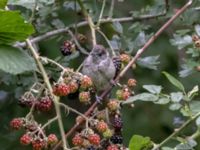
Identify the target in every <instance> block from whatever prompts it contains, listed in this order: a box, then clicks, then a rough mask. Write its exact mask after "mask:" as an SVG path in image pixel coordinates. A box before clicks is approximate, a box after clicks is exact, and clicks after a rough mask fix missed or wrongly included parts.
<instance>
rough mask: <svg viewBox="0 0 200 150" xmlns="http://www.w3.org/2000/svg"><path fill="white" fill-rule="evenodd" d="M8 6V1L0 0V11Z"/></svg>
mask: <svg viewBox="0 0 200 150" xmlns="http://www.w3.org/2000/svg"><path fill="white" fill-rule="evenodd" d="M6 4H7V0H0V9H4V8H5V6H6Z"/></svg>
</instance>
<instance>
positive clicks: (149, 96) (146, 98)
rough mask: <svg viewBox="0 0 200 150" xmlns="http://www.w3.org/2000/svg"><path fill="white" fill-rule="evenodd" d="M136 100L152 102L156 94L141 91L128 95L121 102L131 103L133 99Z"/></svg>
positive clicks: (155, 98)
mask: <svg viewBox="0 0 200 150" xmlns="http://www.w3.org/2000/svg"><path fill="white" fill-rule="evenodd" d="M137 100H141V101H149V102H154V101H156V100H158V96H156V95H154V94H151V93H141V94H138V95H135V96H131V97H129V98H128V99H127V100H126V101H125V102H123V104H129V103H133V102H134V101H137Z"/></svg>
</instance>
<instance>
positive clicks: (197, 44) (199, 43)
mask: <svg viewBox="0 0 200 150" xmlns="http://www.w3.org/2000/svg"><path fill="white" fill-rule="evenodd" d="M194 44H195V47H196V48H200V40H197V41H196V42H195V43H194Z"/></svg>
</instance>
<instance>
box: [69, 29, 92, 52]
mask: <svg viewBox="0 0 200 150" xmlns="http://www.w3.org/2000/svg"><path fill="white" fill-rule="evenodd" d="M67 32H68V33H69V34H70V36H71V37H72V39H73V41H74V42H75V44H76V46H77V47H78V49H79V50H80V52H81V53H83V54H85V55H88V54H89V53H88V52H87V51H86V49H84V48H83V47H81V45H80V44H79V42H78V41H77V39H76V37H75V35H74V34H73V32H72V31H71V30H68V31H67Z"/></svg>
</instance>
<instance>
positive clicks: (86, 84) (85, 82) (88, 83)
mask: <svg viewBox="0 0 200 150" xmlns="http://www.w3.org/2000/svg"><path fill="white" fill-rule="evenodd" d="M80 84H81V86H80V87H81V89H83V90H86V89H88V88H91V87H92V86H93V82H92V79H91V78H90V77H88V76H83V78H82V79H81V83H80Z"/></svg>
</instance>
